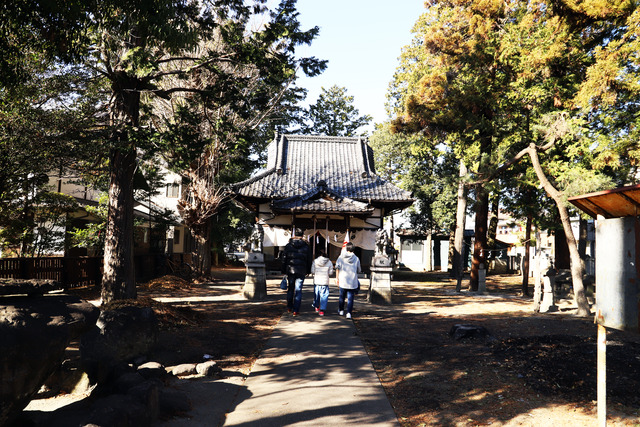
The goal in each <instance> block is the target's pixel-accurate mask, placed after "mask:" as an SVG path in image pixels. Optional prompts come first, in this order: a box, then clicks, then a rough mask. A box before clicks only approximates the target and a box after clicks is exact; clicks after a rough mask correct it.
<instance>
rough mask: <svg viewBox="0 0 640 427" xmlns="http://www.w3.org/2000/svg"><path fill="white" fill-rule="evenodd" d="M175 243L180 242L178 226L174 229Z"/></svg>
mask: <svg viewBox="0 0 640 427" xmlns="http://www.w3.org/2000/svg"><path fill="white" fill-rule="evenodd" d="M173 244H174V245H179V244H180V230H179V229H177V228H176V229H175V230H173Z"/></svg>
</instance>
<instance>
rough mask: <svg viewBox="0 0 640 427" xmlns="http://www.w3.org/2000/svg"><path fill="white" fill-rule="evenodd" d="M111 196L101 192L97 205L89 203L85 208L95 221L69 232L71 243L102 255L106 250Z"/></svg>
mask: <svg viewBox="0 0 640 427" xmlns="http://www.w3.org/2000/svg"><path fill="white" fill-rule="evenodd" d="M108 202H109V197H108V195H107V194H104V193H103V194H101V195H100V197H99V198H98V205H97V206H90V205H87V206H85V207H84V209H85V210H86V211H87V213H88V214H89V215H90V216H91V217H92V218H93V221H92V222H90V223H88V224H86V225H85V226H84V227H82V228H78V227H74V228H73V229H71V230H70V231H69V232H68V233H69V237H70V238H71V245H72V246H75V247H79V248H88V249H92V250H94V251H95V252H96V253H97V254H99V255H102V253H103V252H104V242H105V230H106V228H107V211H108V209H109V206H108Z"/></svg>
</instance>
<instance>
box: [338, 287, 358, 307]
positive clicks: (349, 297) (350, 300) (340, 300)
mask: <svg viewBox="0 0 640 427" xmlns="http://www.w3.org/2000/svg"><path fill="white" fill-rule="evenodd" d="M354 295H355V289H344V288H340V295H339V296H338V310H339V311H344V297H345V296H346V297H347V313H351V311H352V310H353V296H354Z"/></svg>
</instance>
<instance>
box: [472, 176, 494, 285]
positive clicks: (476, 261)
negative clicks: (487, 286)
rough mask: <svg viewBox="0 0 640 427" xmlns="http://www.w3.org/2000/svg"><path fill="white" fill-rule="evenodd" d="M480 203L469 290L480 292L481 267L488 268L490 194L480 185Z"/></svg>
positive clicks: (477, 208) (477, 210)
mask: <svg viewBox="0 0 640 427" xmlns="http://www.w3.org/2000/svg"><path fill="white" fill-rule="evenodd" d="M476 192H477V194H478V202H477V207H476V226H475V233H474V234H475V241H474V243H473V259H472V261H471V281H470V283H469V288H470V289H471V290H472V291H477V290H478V284H479V283H478V280H479V276H480V275H479V270H480V266H484V268H487V251H486V248H487V221H488V216H489V193H487V192H486V191H485V189H484V187H483V186H482V185H478V187H477V190H476Z"/></svg>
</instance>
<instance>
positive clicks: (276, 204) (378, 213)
mask: <svg viewBox="0 0 640 427" xmlns="http://www.w3.org/2000/svg"><path fill="white" fill-rule="evenodd" d="M232 192H233V195H234V200H235V201H236V203H238V204H240V205H241V206H243V207H244V208H246V209H248V210H250V211H253V212H255V218H256V220H257V224H258V225H260V226H261V227H262V230H263V231H264V238H263V252H264V255H265V261H266V263H267V266H268V268H270V269H275V267H276V265H275V264H278V261H277V259H278V254H279V252H280V250H282V248H283V247H284V246H285V245H286V244H287V242H288V241H289V238H290V237H291V230H292V229H293V228H294V227H299V228H301V229H302V230H304V233H305V238H306V239H307V240H308V241H309V243H310V244H311V245H312V247H313V249H314V255H315V256H317V253H318V252H319V250H320V249H324V250H325V251H326V252H327V254H328V256H329V258H331V260H332V261H334V262H335V260H336V259H337V258H338V256H339V255H340V250H341V247H342V244H343V242H344V240H345V237H346V236H347V233H348V236H349V241H351V242H352V243H353V244H354V245H355V247H356V250H355V253H356V255H358V257H360V260H361V263H362V267H363V269H365V270H366V269H368V267H369V266H370V263H371V258H372V257H373V255H374V251H375V238H376V231H377V230H378V229H380V228H382V226H383V218H384V217H385V216H388V215H391V214H393V213H396V212H399V211H400V210H402V209H405V208H407V207H408V206H410V205H411V204H412V203H413V198H412V197H411V194H409V192H407V191H405V190H402V189H400V188H398V187H396V186H395V185H393V184H391V183H389V182H387V181H385V180H383V179H382V178H380V177H379V176H378V175H377V174H376V171H375V167H374V160H373V150H372V149H371V147H369V145H368V144H367V140H366V138H363V137H332V136H321V135H319V136H307V135H282V134H276V137H275V139H274V140H273V141H272V142H271V143H270V144H269V146H268V152H267V168H266V170H263V171H260V172H259V173H258V174H257V175H255V176H253V177H252V178H250V179H248V180H245V181H242V182H239V183H236V184H233V185H232Z"/></svg>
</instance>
